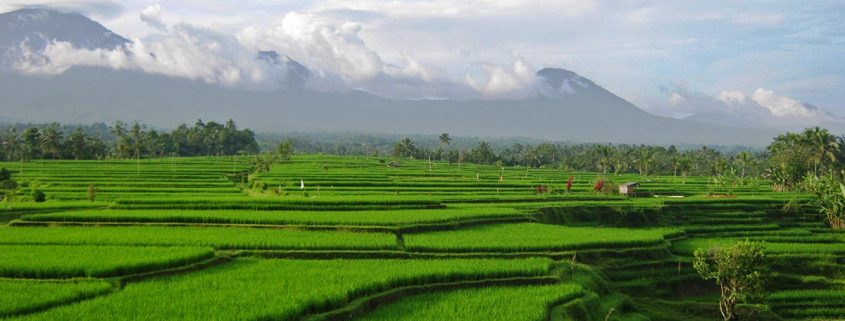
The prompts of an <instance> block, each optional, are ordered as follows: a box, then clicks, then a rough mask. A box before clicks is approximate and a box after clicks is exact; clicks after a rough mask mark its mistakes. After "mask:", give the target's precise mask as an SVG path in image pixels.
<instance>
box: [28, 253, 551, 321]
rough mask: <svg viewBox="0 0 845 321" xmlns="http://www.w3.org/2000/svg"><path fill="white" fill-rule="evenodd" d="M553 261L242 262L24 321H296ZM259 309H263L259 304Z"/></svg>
mask: <svg viewBox="0 0 845 321" xmlns="http://www.w3.org/2000/svg"><path fill="white" fill-rule="evenodd" d="M549 266H550V261H549V260H547V259H519V260H488V259H453V260H326V261H319V260H251V259H245V260H238V261H235V262H233V263H231V264H226V265H222V266H218V267H215V268H212V269H209V270H204V271H201V272H197V273H192V274H187V275H181V276H174V277H166V278H162V279H154V280H149V281H144V282H140V283H134V284H129V285H127V286H126V287H125V288H124V289H123V290H122V291H119V292H116V293H114V294H112V295H109V296H103V297H98V298H95V299H92V300H87V301H84V302H80V303H78V304H73V305H67V306H62V307H58V308H55V309H50V310H47V311H45V312H43V313H39V314H34V315H30V316H27V317H23V318H20V319H21V320H82V319H85V320H167V319H179V320H255V319H274V320H295V319H296V318H297V317H298V316H301V315H303V314H305V313H310V312H319V311H326V310H328V309H333V308H337V307H340V306H342V305H343V304H345V303H347V302H348V301H349V300H351V299H352V298H354V297H356V296H360V295H362V294H368V293H376V292H379V291H383V290H386V289H389V288H393V287H399V286H411V285H420V284H426V283H434V282H452V281H462V280H477V279H485V278H506V277H532V276H540V275H544V274H546V273H548V269H549ZM258 302H260V304H257V303H258Z"/></svg>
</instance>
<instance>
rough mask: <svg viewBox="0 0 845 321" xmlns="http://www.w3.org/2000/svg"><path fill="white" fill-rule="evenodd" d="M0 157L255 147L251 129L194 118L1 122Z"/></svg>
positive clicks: (223, 151) (226, 151)
mask: <svg viewBox="0 0 845 321" xmlns="http://www.w3.org/2000/svg"><path fill="white" fill-rule="evenodd" d="M4 127H5V128H3V134H2V137H0V141H1V142H2V149H0V159H3V160H7V161H27V160H34V159H104V158H143V157H157V156H203V155H235V154H253V153H257V152H258V143H257V142H256V140H255V134H254V133H253V132H252V131H251V130H249V129H238V127H237V125H236V124H235V122H234V121H232V120H229V121H227V122H226V123H225V124H220V123H216V122H208V123H205V122H203V121H202V120H198V121H197V122H196V123H195V124H194V125H193V126H188V125H186V124H182V125H180V126H179V127H177V128H176V129H174V130H172V131H170V132H165V131H157V130H155V129H150V128H148V127H147V126H146V125H144V124H140V123H138V122H133V123H132V124H127V123H124V122H121V121H116V122H115V123H114V124H112V125H111V126H108V125H105V124H101V123H100V124H93V125H87V126H63V125H61V124H59V123H51V124H44V125H20V124H18V125H8V126H4Z"/></svg>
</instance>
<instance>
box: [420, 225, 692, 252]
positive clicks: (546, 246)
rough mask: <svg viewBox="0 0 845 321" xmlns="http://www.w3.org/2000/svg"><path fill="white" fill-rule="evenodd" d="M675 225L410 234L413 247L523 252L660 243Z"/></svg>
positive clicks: (491, 228) (497, 227) (520, 227)
mask: <svg viewBox="0 0 845 321" xmlns="http://www.w3.org/2000/svg"><path fill="white" fill-rule="evenodd" d="M677 233H679V231H678V230H675V229H627V228H604V227H569V226H555V225H545V224H536V223H520V224H497V225H485V226H478V227H473V228H468V229H462V230H454V231H442V232H430V233H418V234H406V235H405V236H404V239H405V246H406V247H407V248H408V250H410V251H432V252H519V251H566V250H578V249H595V248H626V247H644V246H656V245H663V244H665V243H666V241H665V237H666V236H669V235H673V234H677Z"/></svg>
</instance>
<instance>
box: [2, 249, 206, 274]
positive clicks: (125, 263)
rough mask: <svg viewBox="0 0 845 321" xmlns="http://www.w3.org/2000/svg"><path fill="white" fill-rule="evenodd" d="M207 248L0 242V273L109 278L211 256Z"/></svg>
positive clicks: (177, 264) (182, 263) (178, 264)
mask: <svg viewBox="0 0 845 321" xmlns="http://www.w3.org/2000/svg"><path fill="white" fill-rule="evenodd" d="M213 255H214V252H213V250H212V249H211V248H199V247H155V246H140V247H139V246H79V245H76V246H70V245H0V276H2V277H10V278H71V277H110V276H117V275H124V274H131V273H139V272H144V271H149V270H154V269H163V268H169V267H174V266H180V265H184V264H186V263H190V262H194V261H198V260H201V259H207V258H211V257H212V256H213Z"/></svg>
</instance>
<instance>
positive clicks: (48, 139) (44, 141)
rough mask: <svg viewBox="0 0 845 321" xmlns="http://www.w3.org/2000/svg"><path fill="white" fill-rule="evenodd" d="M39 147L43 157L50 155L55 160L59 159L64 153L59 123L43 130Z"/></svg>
mask: <svg viewBox="0 0 845 321" xmlns="http://www.w3.org/2000/svg"><path fill="white" fill-rule="evenodd" d="M39 145H40V147H41V152H42V157H44V155H46V154H49V155H51V156H52V158H53V159H58V158H59V153H61V151H62V132H61V129H59V124H58V123H52V124H50V125H49V126H47V127H45V128H43V129H42V130H41V137H40V141H39Z"/></svg>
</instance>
